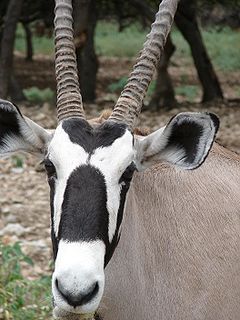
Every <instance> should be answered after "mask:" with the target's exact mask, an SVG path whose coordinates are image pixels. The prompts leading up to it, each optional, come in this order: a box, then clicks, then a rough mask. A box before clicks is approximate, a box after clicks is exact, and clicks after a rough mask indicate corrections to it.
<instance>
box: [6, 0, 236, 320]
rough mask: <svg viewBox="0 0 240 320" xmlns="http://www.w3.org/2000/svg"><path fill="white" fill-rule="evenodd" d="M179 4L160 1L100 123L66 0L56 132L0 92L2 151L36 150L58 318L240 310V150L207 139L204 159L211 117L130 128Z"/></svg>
mask: <svg viewBox="0 0 240 320" xmlns="http://www.w3.org/2000/svg"><path fill="white" fill-rule="evenodd" d="M177 3H178V1H177V0H163V1H162V2H161V4H160V6H159V11H158V13H157V15H156V20H155V22H154V23H153V25H152V28H151V31H150V33H149V35H148V36H147V40H146V42H145V44H144V47H143V50H142V51H141V53H140V56H139V58H138V60H137V63H136V64H135V66H134V69H133V72H132V73H131V75H130V77H129V80H128V83H127V85H126V86H125V88H124V90H123V92H122V93H121V95H120V97H119V99H118V101H117V103H116V106H115V108H114V110H113V112H112V113H111V115H110V117H109V118H108V119H107V120H106V121H104V122H103V123H101V124H100V123H98V122H97V121H95V122H94V123H92V122H88V121H87V120H86V119H85V115H84V110H83V106H82V99H81V94H80V90H79V83H78V77H77V67H76V58H75V48H74V42H73V30H72V3H71V0H56V9H55V47H56V59H55V61H56V65H55V68H56V78H57V115H58V120H59V123H58V126H57V128H56V130H55V131H54V132H49V131H47V130H45V129H43V128H42V127H40V126H38V125H37V124H36V123H34V122H33V121H31V120H30V119H28V118H27V117H24V116H23V115H22V114H21V113H20V111H19V110H18V108H17V107H16V106H14V105H13V104H12V103H10V102H7V101H4V100H1V101H0V155H1V156H7V155H11V154H13V153H16V152H20V151H22V152H29V153H32V154H36V155H38V156H40V157H41V158H42V159H43V161H44V164H45V168H46V172H47V175H48V181H49V186H50V204H51V235H52V244H53V253H54V260H55V268H54V272H53V275H52V295H53V307H54V310H53V314H54V317H55V318H56V319H100V318H102V319H105V320H148V319H149V320H153V319H154V320H170V319H174V320H203V319H205V320H230V319H231V320H239V319H240V157H239V156H238V155H236V154H234V153H233V152H231V151H228V150H226V149H225V148H223V147H221V146H219V145H217V144H214V146H213V149H212V151H211V152H210V154H209V157H208V158H207V159H206V157H207V155H208V153H209V150H210V148H211V146H212V144H213V140H214V137H215V134H216V132H217V129H218V125H219V121H218V118H217V117H216V116H215V115H214V114H211V113H188V112H186V113H180V114H178V115H176V116H175V117H173V118H172V119H171V120H170V121H169V123H168V124H167V125H166V126H165V127H164V128H161V129H159V130H157V131H155V132H153V133H151V134H149V135H147V136H140V135H136V134H134V130H133V129H134V126H135V123H136V119H137V116H138V114H139V113H140V111H141V106H142V102H143V99H144V96H145V93H146V90H147V88H148V85H149V83H150V81H151V79H152V76H153V73H154V70H155V67H156V65H157V63H158V61H159V59H160V56H161V52H162V50H163V47H164V43H165V41H166V38H167V35H168V33H169V31H170V28H171V24H172V22H173V18H174V14H175V11H176V8H177ZM205 159H206V161H205V163H204V164H203V165H202V166H201V167H200V168H198V167H199V166H200V165H201V164H202V163H203V162H204V160H205ZM195 168H198V169H197V170H192V169H195ZM116 247H117V249H116ZM115 249H116V251H115ZM114 251H115V252H114ZM113 253H114V255H113ZM112 256H113V258H112ZM111 258H112V259H111ZM110 259H111V261H110ZM109 261H110V263H109ZM100 302H101V304H100Z"/></svg>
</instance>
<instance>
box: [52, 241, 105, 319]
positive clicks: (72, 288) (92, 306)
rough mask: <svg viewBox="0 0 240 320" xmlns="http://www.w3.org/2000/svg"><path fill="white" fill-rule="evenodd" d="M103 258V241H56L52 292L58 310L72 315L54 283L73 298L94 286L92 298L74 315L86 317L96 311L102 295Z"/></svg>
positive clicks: (103, 279)
mask: <svg viewBox="0 0 240 320" xmlns="http://www.w3.org/2000/svg"><path fill="white" fill-rule="evenodd" d="M104 257H105V245H104V243H103V241H99V240H98V241H92V242H71V243H70V242H67V241H63V240H60V242H59V248H58V254H57V259H56V262H55V271H54V273H53V277H52V292H53V296H54V300H55V303H56V304H57V306H58V307H60V308H61V307H62V309H65V310H67V309H69V311H72V310H71V308H72V307H69V306H68V305H67V303H66V302H65V301H64V300H63V299H62V297H61V295H60V294H59V292H58V290H57V288H56V279H57V280H58V281H59V282H61V285H62V286H63V287H64V289H65V290H67V291H68V292H70V293H71V294H76V295H78V294H79V293H81V292H84V291H86V290H87V289H88V288H89V287H91V286H92V285H93V284H94V283H96V282H98V285H99V291H98V294H97V295H96V297H94V298H93V299H92V300H91V301H90V302H89V303H87V304H86V305H83V306H81V307H77V308H76V309H75V312H79V311H80V312H81V313H88V312H93V311H95V310H96V309H97V307H98V305H99V302H100V300H101V298H102V295H103V291H104V282H105V277H104Z"/></svg>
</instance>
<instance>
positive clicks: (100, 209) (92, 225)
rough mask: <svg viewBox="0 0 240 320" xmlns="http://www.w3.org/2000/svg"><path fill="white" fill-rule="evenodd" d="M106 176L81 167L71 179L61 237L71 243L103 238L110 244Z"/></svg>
mask: <svg viewBox="0 0 240 320" xmlns="http://www.w3.org/2000/svg"><path fill="white" fill-rule="evenodd" d="M106 203H107V195H106V186H105V181H104V177H103V175H102V174H101V172H100V171H99V170H97V169H96V168H93V167H91V166H88V165H86V166H81V167H79V168H78V169H76V170H74V172H73V173H72V174H71V176H70V177H69V179H68V182H67V187H66V190H65V194H64V201H63V204H62V214H61V221H60V226H59V238H61V239H63V240H68V241H79V240H82V241H90V240H97V239H101V240H103V241H104V242H105V244H108V211H107V208H106Z"/></svg>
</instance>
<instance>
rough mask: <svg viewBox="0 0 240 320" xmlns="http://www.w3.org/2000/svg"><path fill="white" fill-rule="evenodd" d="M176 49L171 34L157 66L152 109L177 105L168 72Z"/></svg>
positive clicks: (169, 107)
mask: <svg viewBox="0 0 240 320" xmlns="http://www.w3.org/2000/svg"><path fill="white" fill-rule="evenodd" d="M174 51H175V46H174V44H173V43H172V40H171V36H169V37H168V39H167V42H166V45H165V48H164V52H163V54H162V57H161V60H160V62H159V65H158V68H157V80H156V86H155V89H154V92H153V95H152V99H151V101H150V103H149V108H150V109H155V110H158V109H160V108H161V107H164V108H166V109H171V108H172V107H174V106H175V105H176V100H175V95H174V88H173V85H172V80H171V77H170V75H169V73H168V66H169V62H170V59H171V56H172V55H173V53H174Z"/></svg>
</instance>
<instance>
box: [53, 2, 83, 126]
mask: <svg viewBox="0 0 240 320" xmlns="http://www.w3.org/2000/svg"><path fill="white" fill-rule="evenodd" d="M54 29H55V73H56V82H57V117H58V120H59V121H61V120H63V119H67V118H70V117H78V118H85V114H84V110H83V104H82V96H81V93H80V88H79V81H78V72H77V61H76V54H75V46H74V39H73V18H72V0H56V5H55V19H54Z"/></svg>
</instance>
